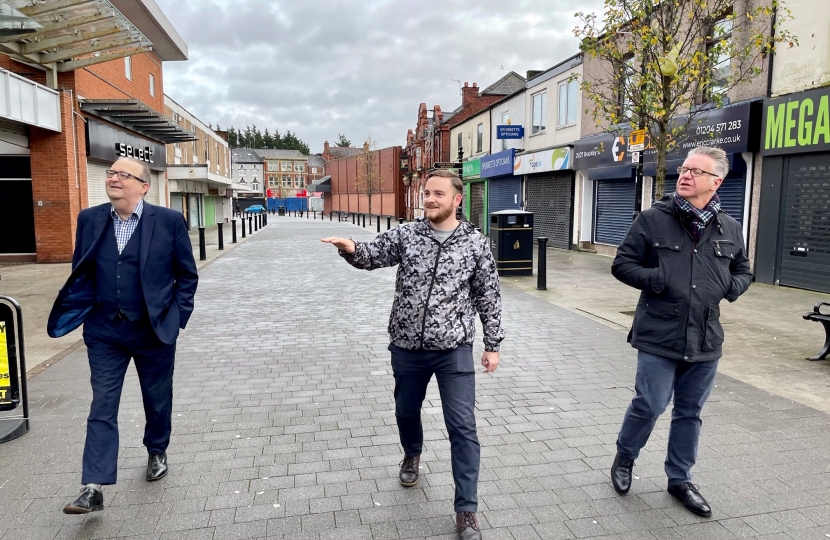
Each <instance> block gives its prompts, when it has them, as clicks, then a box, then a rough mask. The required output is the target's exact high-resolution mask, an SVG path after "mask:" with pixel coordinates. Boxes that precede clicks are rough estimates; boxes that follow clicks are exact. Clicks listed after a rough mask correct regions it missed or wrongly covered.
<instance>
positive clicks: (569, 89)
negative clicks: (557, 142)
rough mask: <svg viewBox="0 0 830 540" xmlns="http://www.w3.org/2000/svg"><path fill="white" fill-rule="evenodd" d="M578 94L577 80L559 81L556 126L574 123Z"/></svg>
mask: <svg viewBox="0 0 830 540" xmlns="http://www.w3.org/2000/svg"><path fill="white" fill-rule="evenodd" d="M578 96H579V83H578V82H576V81H563V82H561V83H559V114H558V116H557V120H556V125H557V126H560V127H561V126H570V125H571V124H575V123H576V110H577V100H578V99H579V97H578Z"/></svg>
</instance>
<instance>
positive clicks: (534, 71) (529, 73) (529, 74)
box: [527, 69, 545, 81]
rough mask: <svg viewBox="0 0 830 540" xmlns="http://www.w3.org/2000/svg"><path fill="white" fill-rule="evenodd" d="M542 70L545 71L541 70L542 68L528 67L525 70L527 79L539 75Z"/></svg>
mask: <svg viewBox="0 0 830 540" xmlns="http://www.w3.org/2000/svg"><path fill="white" fill-rule="evenodd" d="M544 72H545V71H544V70H542V69H529V70H527V80H528V81H529V80H530V79H532V78H534V77H538V76H539V75H541V74H542V73H544Z"/></svg>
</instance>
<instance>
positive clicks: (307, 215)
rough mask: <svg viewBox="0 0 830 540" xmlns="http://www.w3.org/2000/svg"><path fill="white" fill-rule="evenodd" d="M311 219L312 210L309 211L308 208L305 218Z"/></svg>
mask: <svg viewBox="0 0 830 540" xmlns="http://www.w3.org/2000/svg"><path fill="white" fill-rule="evenodd" d="M310 217H311V210H309V209H308V208H306V211H305V218H306V219H309V218H310Z"/></svg>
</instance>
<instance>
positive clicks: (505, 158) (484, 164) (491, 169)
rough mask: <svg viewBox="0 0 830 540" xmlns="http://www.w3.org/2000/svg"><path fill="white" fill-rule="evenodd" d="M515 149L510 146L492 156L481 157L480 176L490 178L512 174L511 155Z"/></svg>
mask: <svg viewBox="0 0 830 540" xmlns="http://www.w3.org/2000/svg"><path fill="white" fill-rule="evenodd" d="M515 153H516V150H515V149H514V148H511V149H510V150H505V151H504V152H499V153H498V154H493V155H492V156H485V157H483V158H481V178H492V177H494V176H503V175H505V174H513V156H514V155H515Z"/></svg>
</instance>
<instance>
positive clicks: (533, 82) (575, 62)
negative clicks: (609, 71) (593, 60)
mask: <svg viewBox="0 0 830 540" xmlns="http://www.w3.org/2000/svg"><path fill="white" fill-rule="evenodd" d="M583 61H584V59H583V53H582V52H578V53H576V54H575V55H573V56H571V57H569V58H566V59H564V60H562V61H561V62H559V63H558V64H556V65H555V66H552V67H550V68H548V69H547V70H545V71H544V72H543V73H540V74H539V75H537V76H535V77H533V78H532V79H530V80H529V81H527V84H526V85H525V88H526V89H527V88H532V87H534V86H537V85H539V84H542V83H543V82H545V81H548V80H550V79H552V78H554V77H556V76H558V75H561V74H563V73H565V72H566V71H568V70H571V69H573V68H575V67H577V66H579V65H581V64H582V63H583Z"/></svg>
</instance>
